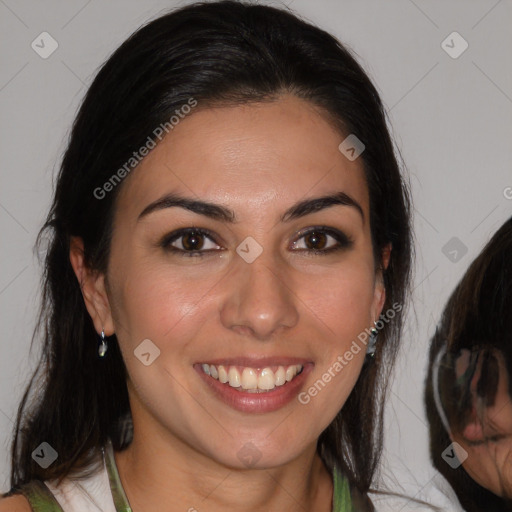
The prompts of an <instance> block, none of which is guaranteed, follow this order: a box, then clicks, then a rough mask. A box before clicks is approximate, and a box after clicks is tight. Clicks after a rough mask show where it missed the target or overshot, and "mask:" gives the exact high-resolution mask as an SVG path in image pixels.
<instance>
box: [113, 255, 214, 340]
mask: <svg viewBox="0 0 512 512" xmlns="http://www.w3.org/2000/svg"><path fill="white" fill-rule="evenodd" d="M125 275H126V276H127V277H126V278H125V279H124V281H123V282H122V283H120V286H119V287H118V288H117V290H118V293H117V294H116V296H117V298H118V300H116V301H115V302H116V304H117V305H118V306H119V307H118V308H117V313H118V314H117V315H116V316H117V319H118V320H119V323H120V324H121V325H120V327H121V328H122V329H123V330H124V331H128V333H127V334H128V338H129V339H130V340H131V343H136V342H137V340H142V339H145V338H150V339H151V338H153V339H154V340H155V341H156V342H157V343H158V342H160V343H163V342H164V340H166V339H169V338H173V339H174V340H175V339H176V338H179V337H178V336H177V333H179V332H182V331H183V329H184V328H185V327H188V328H191V327H192V328H193V326H197V327H199V326H200V325H201V323H202V322H201V321H199V319H198V315H200V316H202V315H207V314H211V311H210V308H211V305H212V301H211V296H210V295H209V294H208V291H209V290H210V289H211V288H212V287H213V286H214V285H215V282H216V281H218V279H219V276H216V279H215V278H214V277H213V276H210V277H209V278H208V277H207V276H205V277H202V278H201V279H197V278H196V279H194V276H193V275H191V273H190V272H183V271H180V269H178V271H172V272H170V271H169V268H168V267H167V268H166V267H165V266H162V265H155V264H151V263H150V264H148V265H139V266H138V269H135V270H134V271H130V272H126V274H125ZM192 319H194V321H193V322H191V320H192ZM191 334H193V333H189V334H188V335H187V337H190V335H191Z"/></svg>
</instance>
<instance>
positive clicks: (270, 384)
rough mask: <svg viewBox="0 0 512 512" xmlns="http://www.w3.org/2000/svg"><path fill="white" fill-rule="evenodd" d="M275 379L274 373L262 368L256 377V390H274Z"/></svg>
mask: <svg viewBox="0 0 512 512" xmlns="http://www.w3.org/2000/svg"><path fill="white" fill-rule="evenodd" d="M275 385H276V378H275V376H274V372H273V371H272V370H271V369H270V368H263V370H261V374H260V376H259V377H258V389H274V387H275Z"/></svg>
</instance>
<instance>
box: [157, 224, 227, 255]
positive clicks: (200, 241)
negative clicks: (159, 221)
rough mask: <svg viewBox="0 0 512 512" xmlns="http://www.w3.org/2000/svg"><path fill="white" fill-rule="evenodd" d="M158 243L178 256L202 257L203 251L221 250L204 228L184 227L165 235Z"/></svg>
mask: <svg viewBox="0 0 512 512" xmlns="http://www.w3.org/2000/svg"><path fill="white" fill-rule="evenodd" d="M160 245H161V246H162V247H163V248H164V249H165V250H167V251H170V252H172V253H175V254H178V255H179V256H185V257H190V256H195V257H203V256H204V255H205V253H208V252H216V251H218V250H222V247H220V246H219V245H218V244H216V243H215V241H214V239H213V235H212V234H211V233H210V232H209V231H208V230H206V229H202V228H201V229H200V228H184V229H180V230H178V231H174V232H173V233H170V234H168V235H166V236H165V237H164V238H163V239H162V241H161V242H160Z"/></svg>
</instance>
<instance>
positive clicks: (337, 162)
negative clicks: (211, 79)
mask: <svg viewBox="0 0 512 512" xmlns="http://www.w3.org/2000/svg"><path fill="white" fill-rule="evenodd" d="M200 109H201V105H200V103H199V105H198V107H197V109H196V111H195V112H194V113H193V114H191V115H189V116H188V117H186V118H185V119H183V120H181V121H180V123H179V124H178V125H177V126H175V127H174V129H173V131H172V132H170V134H169V135H168V136H167V137H166V138H164V139H163V141H162V142H161V143H160V145H159V146H157V147H156V148H155V149H154V150H152V151H151V153H150V154H149V155H148V156H147V157H146V158H145V159H144V160H143V161H142V162H141V164H140V165H139V166H138V168H137V169H136V170H134V171H133V173H132V174H131V175H130V176H129V177H128V178H127V179H126V181H125V183H123V185H122V190H121V191H120V195H119V197H118V202H117V205H116V212H115V218H114V229H113V237H112V245H111V255H110V260H109V266H108V271H107V283H108V288H107V289H108V301H109V305H110V308H111V314H112V317H111V318H112V326H113V329H114V330H115V333H116V335H117V338H118V341H119V345H120V348H121V350H122V354H123V358H124V361H125V364H126V367H127V370H128V374H129V382H128V389H129V394H130V402H131V407H132V414H133V418H134V428H135V430H136V431H137V430H138V431H139V433H140V434H141V435H143V436H144V437H145V438H146V439H148V438H149V437H146V436H155V435H156V436H159V437H158V438H159V439H164V438H166V439H169V438H170V439H172V442H173V443H178V444H179V446H181V447H183V448H185V449H187V450H192V452H191V453H194V454H195V456H206V457H208V458H210V459H213V460H215V461H218V462H221V463H223V464H226V465H228V466H231V467H244V466H248V465H250V466H254V467H271V466H277V465H280V464H283V463H285V462H287V461H290V460H292V459H293V458H296V457H298V456H299V455H300V454H301V453H304V452H305V451H306V450H311V449H314V446H316V441H317V439H318V437H319V435H320V433H321V432H322V431H323V430H324V429H325V428H326V427H327V426H328V425H329V424H330V423H331V421H332V420H333V418H334V417H335V415H336V414H337V413H338V411H339V410H340V409H341V407H342V406H343V404H344V403H345V401H346V399H347V397H348V395H349V394H350V392H351V390H352V388H353V387H354V384H355V382H356V380H357V378H358V375H359V373H360V370H361V366H362V364H363V362H364V357H365V352H366V347H365V345H364V344H363V343H361V342H360V341H358V335H360V334H361V333H362V332H364V331H365V329H368V328H369V327H370V326H372V325H373V321H374V320H376V319H377V318H378V316H379V314H380V311H381V308H382V304H383V301H384V291H383V285H382V279H381V276H380V272H379V273H377V272H376V270H375V268H376V262H375V261H374V258H373V252H372V243H371V236H370V224H369V199H368V190H367V186H366V182H365V178H364V174H363V164H362V159H361V158H357V159H355V160H354V161H350V160H349V159H347V158H346V157H345V156H344V155H343V154H342V153H341V152H340V150H339V149H338V146H339V144H340V143H341V142H342V141H343V139H344V138H345V137H343V136H342V135H340V133H339V132H338V131H336V130H335V129H334V128H333V127H332V126H331V125H330V124H329V123H328V122H327V121H326V120H325V119H324V117H322V116H321V115H320V114H319V113H318V112H317V111H316V110H315V109H314V108H313V107H312V106H311V105H310V104H309V103H306V102H304V101H303V100H300V99H297V98H295V97H292V96H283V97H281V98H280V99H279V100H277V101H275V102H272V103H264V104H258V105H256V104H252V105H250V106H237V107H225V108H214V109H212V108H208V109H204V110H200ZM327 196H329V197H330V198H331V199H326V200H323V201H322V200H320V199H319V198H323V197H327ZM334 196H336V197H337V198H338V201H335V200H333V199H332V198H333V197H334ZM177 198H180V199H185V200H186V201H187V202H188V205H189V208H185V207H180V206H179V205H176V203H175V202H173V201H174V200H175V199H177ZM191 228H194V229H195V230H196V233H195V234H191V233H188V234H187V231H188V230H191ZM198 231H199V233H198ZM312 231H314V232H313V233H312ZM203 232H206V233H203ZM315 249H316V251H317V252H314V250H315ZM192 251H196V252H192ZM197 251H199V252H197ZM379 264H380V262H379ZM377 266H378V264H377ZM106 322H107V325H110V324H109V319H108V318H107V319H106ZM363 338H364V336H363ZM144 340H150V341H144ZM354 341H355V342H356V343H355V344H354V343H353V342H354ZM141 343H142V345H141ZM351 347H352V348H351ZM358 349H359V350H358ZM350 350H351V352H350V354H348V355H346V353H347V351H350ZM107 357H108V355H107ZM336 362H338V364H336ZM206 365H208V366H206ZM297 365H300V366H299V367H298V368H297ZM221 367H222V368H221ZM340 367H341V369H340ZM204 369H206V372H205V370H204ZM297 370H298V371H299V373H298V374H297V375H295V373H296V372H297ZM208 373H209V374H210V375H208ZM215 377H217V378H215ZM226 379H228V381H227V382H221V381H225V380H226ZM290 379H291V380H290ZM315 383H316V387H315ZM241 386H243V387H244V388H247V390H243V389H241ZM254 387H258V388H260V389H259V392H255V391H256V390H255V389H251V388H254ZM310 389H312V391H308V390H310ZM299 395H300V397H302V399H299Z"/></svg>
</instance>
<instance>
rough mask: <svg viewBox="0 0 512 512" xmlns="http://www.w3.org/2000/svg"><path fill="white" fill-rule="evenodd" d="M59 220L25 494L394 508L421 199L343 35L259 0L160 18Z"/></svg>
mask: <svg viewBox="0 0 512 512" xmlns="http://www.w3.org/2000/svg"><path fill="white" fill-rule="evenodd" d="M133 70H137V74H134V73H133ZM190 98H194V101H196V102H197V104H196V105H195V106H194V109H193V110H191V111H190V113H188V114H187V115H184V116H183V117H182V118H180V121H179V124H178V123H176V124H175V125H174V126H173V129H172V131H171V130H170V131H169V133H167V134H166V135H165V136H164V137H162V138H161V140H159V141H158V142H157V143H156V144H155V147H152V148H150V149H151V150H150V151H148V152H147V154H145V156H144V158H142V159H141V161H140V163H138V164H137V165H136V167H135V168H134V169H133V170H132V171H131V172H129V173H128V172H126V173H124V174H123V176H122V178H123V179H122V181H120V182H119V183H117V182H116V186H113V187H112V190H109V191H106V192H105V193H104V194H103V193H102V197H101V198H98V197H97V194H95V193H94V191H95V190H96V191H97V189H98V187H101V186H102V184H104V183H107V182H108V180H109V179H110V178H111V177H112V175H113V172H114V171H115V169H122V168H123V165H124V164H125V163H126V162H128V161H129V160H130V158H132V155H133V153H134V151H138V149H139V148H141V147H145V144H146V142H147V141H149V140H152V139H151V138H150V136H151V134H152V133H154V132H155V129H156V128H157V127H159V126H161V125H162V124H163V123H165V122H167V121H168V120H169V119H170V118H171V116H172V115H173V112H175V111H176V109H179V108H180V107H181V106H182V105H185V104H187V102H189V100H190ZM117 176H119V174H117ZM102 190H104V189H102ZM47 230H48V231H50V232H51V233H52V241H51V243H50V247H49V251H48V254H47V257H46V262H45V263H46V267H45V274H44V275H45V283H44V284H45V287H44V292H45V293H44V302H43V309H42V315H41V322H40V328H41V331H42V332H43V337H44V360H43V361H42V364H41V370H42V373H36V374H35V375H34V378H33V380H32V381H31V383H30V386H29V387H28V389H27V391H26V393H25V395H24V398H23V402H22V404H21V405H20V408H19V413H18V425H17V427H18V428H17V429H16V432H15V436H14V440H13V446H12V475H11V486H12V488H11V491H10V493H9V494H10V495H12V496H11V497H8V498H6V500H4V501H3V503H7V501H8V500H16V499H18V500H19V499H20V497H19V496H15V495H16V494H21V495H24V496H26V498H27V499H28V501H29V502H30V503H31V505H32V506H33V507H34V509H37V506H38V503H39V504H41V503H43V502H44V503H45V504H46V505H45V506H47V507H51V506H53V507H54V508H45V509H44V510H61V509H63V510H88V509H89V508H90V509H91V510H92V509H93V508H91V507H92V503H96V507H97V508H99V509H100V510H134V511H141V510H160V511H162V512H173V511H183V510H196V509H197V510H201V509H202V508H204V509H207V510H209V511H217V510H235V509H236V510H238V509H242V508H243V509H244V510H246V511H257V510H295V509H297V507H300V508H302V509H304V510H314V511H316V512H327V511H330V510H334V511H350V510H357V511H359V510H373V509H374V507H373V505H372V503H371V501H370V499H369V497H368V492H369V490H370V486H371V483H372V478H373V476H374V474H375V471H376V468H377V464H378V462H379V457H380V452H381V444H382V404H383V397H384V395H385V391H386V387H387V383H388V377H389V373H390V371H391V368H392V364H393V361H394V358H395V355H396V352H397V349H398V345H399V340H400V333H401V326H402V315H403V312H404V310H405V308H404V306H405V305H406V302H407V291H408V286H409V272H410V263H411V235H410V220H409V200H408V193H407V188H406V186H405V185H404V182H403V180H402V177H401V174H400V170H399V166H398V164H397V161H396V158H395V155H394V151H393V145H392V142H391V139H390V136H389V133H388V131H387V127H386V119H385V115H384V110H383V108H382V105H381V102H380V99H379V96H378V94H377V92H376V90H375V88H374V86H373V85H372V83H371V82H370V80H369V79H368V77H367V76H366V74H365V73H364V71H363V70H362V69H361V67H360V66H359V65H358V64H357V63H356V61H355V60H354V58H353V57H352V56H351V55H350V53H349V52H348V51H347V50H346V49H345V48H344V47H343V46H342V45H341V44H340V43H339V42H338V41H336V40H335V39H334V38H333V37H332V36H330V35H329V34H327V33H326V32H324V31H322V30H320V29H318V28H316V27H314V26H312V25H310V24H307V23H305V22H303V21H301V20H300V19H298V18H297V17H296V16H294V15H293V14H291V13H289V12H287V11H285V10H279V9H275V8H271V7H264V6H258V5H249V4H245V3H241V2H212V3H205V4H194V5H190V6H187V7H184V8H182V9H180V10H178V11H175V12H172V13H170V14H167V15H164V16H161V17H160V18H158V19H156V20H154V21H152V22H150V23H148V24H147V25H145V26H144V27H142V28H141V29H139V30H138V31H137V32H136V33H135V34H133V35H132V36H131V37H130V38H129V39H128V40H127V41H126V42H125V43H124V44H123V45H122V46H121V47H120V48H119V49H118V50H117V51H116V52H115V53H114V54H113V55H112V56H111V58H110V59H109V60H108V61H107V62H106V63H105V65H104V66H103V67H102V69H101V70H100V72H99V73H98V75H97V77H96V78H95V80H94V82H93V83H92V85H91V87H90V88H89V91H88V92H87V95H86V97H85V99H84V101H83V104H82V106H81V108H80V111H79V113H78V116H77V119H76V121H75V123H74V126H73V131H72V135H71V138H70V142H69V146H68V148H67V151H66V154H65V156H64V160H63V162H62V166H61V171H60V174H59V178H58V183H57V189H56V192H55V197H54V202H53V205H52V208H51V211H50V213H49V216H48V220H47V222H46V224H45V226H44V228H43V230H42V232H45V231H47ZM391 313H392V315H391ZM377 336H378V338H377ZM340 358H343V361H344V364H341V362H340ZM338 367H339V368H338ZM38 378H41V379H43V380H42V381H41V382H42V385H41V387H40V388H37V389H36V386H35V384H36V383H38ZM319 383H321V385H320V384H319ZM312 389H316V392H312V393H310V394H308V396H309V400H307V401H304V400H301V399H300V398H299V397H300V396H303V394H304V393H305V392H308V390H312ZM301 394H302V395H301ZM34 454H35V456H34ZM241 489H243V492H240V490H241ZM84 491H85V492H84ZM84 496H85V498H84ZM22 499H23V498H22ZM80 500H82V501H80ZM84 500H85V501H84ZM11 503H13V502H12V501H11ZM98 504H99V506H98ZM2 506H3V505H2V504H1V503H0V510H3V509H2ZM87 507H89V508H87ZM8 508H9V507H8ZM9 510H10V509H9ZM95 510H96V509H95Z"/></svg>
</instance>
